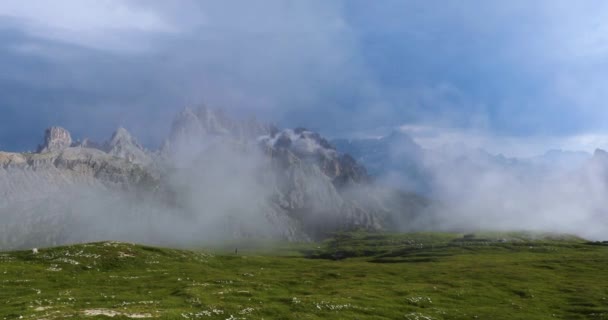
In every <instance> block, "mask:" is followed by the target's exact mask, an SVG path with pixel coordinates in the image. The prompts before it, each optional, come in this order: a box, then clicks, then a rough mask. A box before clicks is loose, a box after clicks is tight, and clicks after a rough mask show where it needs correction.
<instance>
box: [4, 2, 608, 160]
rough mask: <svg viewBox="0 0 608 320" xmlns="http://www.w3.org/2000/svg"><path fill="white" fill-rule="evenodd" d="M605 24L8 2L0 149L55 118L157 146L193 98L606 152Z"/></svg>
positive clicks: (445, 14)
mask: <svg viewBox="0 0 608 320" xmlns="http://www.w3.org/2000/svg"><path fill="white" fill-rule="evenodd" d="M607 21H608V2H606V1H601V0H597V1H595V0H583V1H566V0H534V1H529V0H513V1H482V0H477V1H472V0H461V1H455V0H442V1H439V0H424V1H422V0H420V1H407V0H404V1H392V0H386V1H366V0H345V1H338V0H336V1H322V0H318V1H315V0H311V1H287V0H285V1H280V0H264V1H244V0H243V1H236V0H228V1H196V0H192V1H189V0H181V1H180V0H176V1H137V0H134V1H118V0H97V1H93V0H56V1H53V2H52V4H50V2H49V1H36V0H27V1H23V0H4V1H2V2H0V150H10V151H24V150H33V149H35V148H36V145H37V144H38V143H39V142H40V141H41V139H42V135H43V132H44V129H45V128H46V127H48V126H51V125H60V126H64V127H66V128H67V129H68V130H70V131H71V132H72V135H73V136H75V137H76V138H84V137H91V138H93V139H96V140H104V139H107V138H109V136H110V135H111V133H112V131H113V130H114V129H115V128H116V127H118V126H123V127H126V128H127V129H129V130H130V131H131V132H133V133H134V135H135V136H136V137H138V138H139V140H140V141H141V142H143V143H144V144H145V145H147V146H149V147H154V146H157V145H159V144H160V143H162V140H163V139H164V137H166V135H167V133H168V131H169V126H170V124H171V119H172V117H173V116H174V115H175V114H176V113H177V112H178V111H179V110H180V109H182V108H184V107H185V106H189V105H190V106H195V105H199V104H201V103H205V104H207V105H209V106H211V107H221V108H225V109H226V110H228V111H229V112H231V113H234V114H238V115H243V116H248V117H249V116H254V115H255V116H256V117H257V118H258V119H261V120H265V121H272V122H275V123H278V124H280V125H281V126H286V127H291V126H304V127H307V128H311V129H313V130H318V131H320V132H321V133H322V134H324V135H326V136H329V137H338V136H340V137H345V136H346V137H347V136H357V135H362V134H366V133H377V132H383V131H387V130H391V129H394V128H399V129H400V130H405V131H407V132H410V133H411V134H412V135H414V136H415V137H417V138H419V139H418V140H419V141H423V142H424V141H425V140H424V139H423V138H424V137H428V136H429V135H431V136H433V137H435V139H434V140H433V143H435V144H437V143H439V144H440V143H441V142H443V141H445V142H453V140H463V141H461V142H462V143H465V144H472V145H473V146H474V147H483V148H486V149H488V150H491V151H492V152H497V153H504V154H507V155H516V156H518V155H529V154H534V153H538V154H540V153H542V152H544V150H547V149H559V148H563V149H570V150H586V151H593V149H595V148H597V147H600V148H608V108H606V106H605V105H604V104H605V101H608V79H607V78H606V74H608V22H607ZM421 128H422V129H423V130H421ZM421 132H424V136H422V135H420V133H421ZM416 135H418V136H416ZM427 140H428V139H427ZM438 141H439V142H438Z"/></svg>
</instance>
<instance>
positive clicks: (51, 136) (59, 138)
mask: <svg viewBox="0 0 608 320" xmlns="http://www.w3.org/2000/svg"><path fill="white" fill-rule="evenodd" d="M71 145H72V136H71V135H70V133H69V132H68V131H67V130H66V129H64V128H61V127H50V128H48V129H46V131H45V132H44V143H43V144H42V145H40V146H39V147H38V152H39V153H46V152H53V151H61V150H63V149H65V148H68V147H70V146H71Z"/></svg>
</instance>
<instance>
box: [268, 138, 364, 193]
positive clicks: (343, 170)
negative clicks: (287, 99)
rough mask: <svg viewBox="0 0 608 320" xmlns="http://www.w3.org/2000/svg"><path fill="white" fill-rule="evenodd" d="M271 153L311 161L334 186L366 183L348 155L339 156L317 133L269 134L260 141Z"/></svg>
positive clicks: (361, 171)
mask: <svg viewBox="0 0 608 320" xmlns="http://www.w3.org/2000/svg"><path fill="white" fill-rule="evenodd" d="M258 140H259V141H260V143H261V144H262V146H264V147H265V148H266V149H267V150H269V151H270V153H276V154H277V155H279V156H280V155H283V154H284V153H283V152H281V151H283V150H288V151H290V152H292V153H293V154H295V155H296V156H297V157H298V158H301V159H303V160H307V161H313V162H315V163H316V164H318V166H319V168H320V169H321V170H322V171H323V173H324V174H325V175H327V176H328V177H329V178H330V179H332V181H333V182H334V184H335V185H337V186H342V185H346V184H349V183H360V182H367V181H369V176H368V174H367V171H366V170H365V168H364V167H363V166H361V165H359V164H358V163H357V162H356V161H355V159H353V158H352V157H351V156H350V155H348V154H341V153H339V152H337V151H336V149H335V148H334V147H333V146H332V145H331V144H330V143H329V142H328V141H327V140H326V139H325V138H323V137H322V136H321V135H320V134H319V133H317V132H313V131H310V130H307V129H304V128H296V129H285V130H282V131H271V133H270V134H268V135H264V136H261V137H260V138H259V139H258Z"/></svg>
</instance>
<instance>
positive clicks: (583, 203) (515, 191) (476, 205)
mask: <svg viewBox="0 0 608 320" xmlns="http://www.w3.org/2000/svg"><path fill="white" fill-rule="evenodd" d="M396 137H399V139H397V138H396ZM332 143H334V144H335V145H336V146H337V148H338V150H340V151H343V152H348V153H350V154H353V155H354V156H355V159H356V160H357V161H358V162H360V163H361V164H362V165H365V166H366V167H368V168H374V169H375V170H370V172H371V173H372V176H373V177H374V179H375V180H376V181H381V182H382V183H384V184H386V185H390V186H392V187H394V188H399V189H401V190H408V191H409V192H416V193H418V194H422V195H424V196H425V197H427V198H429V199H431V201H432V203H433V205H432V207H433V208H432V209H431V210H429V211H428V216H427V217H426V221H427V222H428V221H432V222H431V223H430V224H429V223H426V224H422V225H419V227H421V228H431V229H435V228H436V229H441V230H487V229H496V230H512V229H526V230H539V231H543V230H552V231H560V232H571V233H575V234H579V235H583V236H586V237H590V238H602V237H605V234H606V233H607V232H608V228H607V227H606V226H607V225H606V224H605V223H604V222H608V212H607V211H606V209H605V208H607V205H608V201H607V200H605V198H604V197H603V196H599V195H605V194H606V192H608V179H606V165H607V164H608V161H607V160H608V157H606V156H605V155H606V153H605V152H604V151H603V150H601V149H597V150H596V151H595V153H594V154H593V155H591V154H589V153H586V152H582V151H564V150H549V151H547V152H546V153H544V154H541V155H539V156H533V157H519V158H517V157H505V156H504V155H502V154H498V155H494V154H491V153H489V152H488V151H486V150H484V149H481V148H469V147H466V146H465V145H464V144H450V145H444V146H442V147H440V148H438V149H430V148H423V147H421V146H420V145H418V144H417V143H416V142H415V141H414V139H413V138H411V137H410V136H409V135H408V134H407V133H404V132H399V131H395V132H393V133H391V134H389V135H387V136H384V137H380V138H365V139H336V140H332ZM598 222H600V223H599V224H598Z"/></svg>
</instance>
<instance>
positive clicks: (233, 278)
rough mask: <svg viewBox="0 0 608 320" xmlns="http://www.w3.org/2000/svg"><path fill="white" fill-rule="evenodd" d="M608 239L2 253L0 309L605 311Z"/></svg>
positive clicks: (455, 237) (396, 239)
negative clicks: (607, 241)
mask: <svg viewBox="0 0 608 320" xmlns="http://www.w3.org/2000/svg"><path fill="white" fill-rule="evenodd" d="M607 266H608V246H606V245H605V244H602V243H588V242H585V241H584V240H582V239H578V238H576V237H567V236H557V235H534V234H524V233H511V234H491V233H488V234H475V235H462V234H440V233H418V234H389V235H387V234H365V233H347V234H338V235H336V236H335V237H334V238H333V239H331V240H328V241H326V242H324V243H320V244H300V245H288V244H282V245H281V244H279V245H276V244H275V246H273V249H272V250H271V249H268V248H265V250H259V249H258V248H255V246H249V247H246V246H243V245H241V246H240V247H239V252H238V254H235V253H234V249H233V248H230V250H221V249H214V250H208V251H182V250H173V249H163V248H155V247H148V246H140V245H132V244H125V243H117V242H103V243H92V244H82V245H74V246H66V247H57V248H50V249H40V250H39V253H38V254H34V253H33V252H32V251H20V252H6V253H0V319H59V318H65V317H66V316H67V317H72V318H77V319H80V318H87V319H96V318H98V319H107V318H108V317H110V316H111V317H113V318H114V319H121V318H123V319H127V318H152V317H154V318H158V319H410V320H414V319H419V320H428V319H526V320H528V319H608V270H606V269H607Z"/></svg>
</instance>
